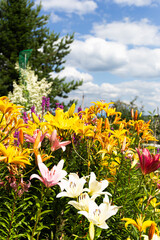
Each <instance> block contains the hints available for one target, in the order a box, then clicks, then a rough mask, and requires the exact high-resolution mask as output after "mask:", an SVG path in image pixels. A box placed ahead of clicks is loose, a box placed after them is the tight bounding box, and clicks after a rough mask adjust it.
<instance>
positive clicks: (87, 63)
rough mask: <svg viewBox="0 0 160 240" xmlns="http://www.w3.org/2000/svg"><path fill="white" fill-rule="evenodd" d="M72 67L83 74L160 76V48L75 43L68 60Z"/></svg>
mask: <svg viewBox="0 0 160 240" xmlns="http://www.w3.org/2000/svg"><path fill="white" fill-rule="evenodd" d="M67 63H68V65H70V66H72V67H76V68H79V69H82V70H83V71H93V72H96V71H97V72H98V71H103V72H105V71H106V72H109V73H112V74H116V75H119V76H122V77H129V78H131V77H134V78H135V77H136V78H137V77H138V78H148V79H149V78H156V77H159V76H160V48H154V49H153V48H147V47H136V48H132V49H127V47H126V46H125V45H124V44H121V43H118V42H112V41H106V40H104V39H100V38H96V37H91V36H90V37H88V38H87V39H85V40H84V41H80V40H75V41H74V42H73V44H72V46H71V53H70V54H69V56H68V58H67Z"/></svg>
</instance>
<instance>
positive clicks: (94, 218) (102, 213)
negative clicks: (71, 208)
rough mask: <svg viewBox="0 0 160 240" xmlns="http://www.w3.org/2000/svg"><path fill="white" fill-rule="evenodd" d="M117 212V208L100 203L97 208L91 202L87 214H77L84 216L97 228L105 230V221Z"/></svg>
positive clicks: (80, 212)
mask: <svg viewBox="0 0 160 240" xmlns="http://www.w3.org/2000/svg"><path fill="white" fill-rule="evenodd" d="M117 211H118V207H117V206H111V205H110V204H109V203H101V204H100V205H99V206H98V205H97V204H96V203H95V202H94V201H93V200H91V201H90V203H89V212H87V211H79V212H78V213H79V214H82V215H84V216H85V217H86V218H87V219H88V221H89V222H92V223H93V224H94V225H96V226H97V227H100V228H103V229H107V228H109V227H108V225H107V224H106V222H105V221H106V220H107V219H108V218H110V217H111V216H113V215H115V214H116V213H117Z"/></svg>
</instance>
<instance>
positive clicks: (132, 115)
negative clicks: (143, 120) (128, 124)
mask: <svg viewBox="0 0 160 240" xmlns="http://www.w3.org/2000/svg"><path fill="white" fill-rule="evenodd" d="M131 117H132V119H133V118H134V110H133V108H132V109H131Z"/></svg>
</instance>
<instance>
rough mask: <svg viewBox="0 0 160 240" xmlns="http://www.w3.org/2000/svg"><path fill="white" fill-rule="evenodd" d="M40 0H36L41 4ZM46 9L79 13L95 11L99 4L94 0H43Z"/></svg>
mask: <svg viewBox="0 0 160 240" xmlns="http://www.w3.org/2000/svg"><path fill="white" fill-rule="evenodd" d="M39 3H40V0H36V4H39ZM41 3H42V6H43V8H44V10H51V9H54V11H59V12H66V13H76V14H79V15H83V14H87V13H90V12H94V11H95V9H96V8H97V4H96V2H95V1H94V0H63V1H62V0H59V1H57V0H41Z"/></svg>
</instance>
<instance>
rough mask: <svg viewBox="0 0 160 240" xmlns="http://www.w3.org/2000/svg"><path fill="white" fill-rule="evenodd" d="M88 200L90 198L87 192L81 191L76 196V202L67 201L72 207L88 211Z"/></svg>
mask: <svg viewBox="0 0 160 240" xmlns="http://www.w3.org/2000/svg"><path fill="white" fill-rule="evenodd" d="M90 201H91V199H90V197H89V196H88V194H87V193H81V195H80V196H79V198H78V202H76V201H69V202H68V204H71V205H72V206H73V207H75V208H76V209H78V210H81V211H86V212H88V211H89V204H90Z"/></svg>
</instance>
